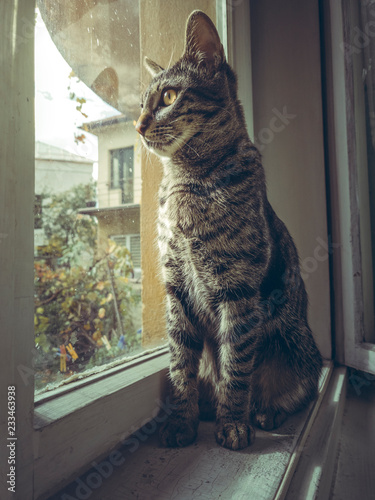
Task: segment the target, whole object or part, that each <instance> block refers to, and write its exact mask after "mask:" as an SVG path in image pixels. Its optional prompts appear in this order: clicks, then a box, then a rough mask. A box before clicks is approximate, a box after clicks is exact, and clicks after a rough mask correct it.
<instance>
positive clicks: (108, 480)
mask: <svg viewBox="0 0 375 500" xmlns="http://www.w3.org/2000/svg"><path fill="white" fill-rule="evenodd" d="M161 358H162V357H160V362H161ZM332 370H333V368H332V363H331V362H327V363H326V364H325V366H324V369H323V373H322V376H321V380H320V390H319V397H318V399H317V401H316V402H314V403H313V404H311V405H310V406H309V407H308V408H307V409H306V410H305V411H303V412H300V413H298V414H296V415H294V416H292V417H290V418H289V419H288V420H287V421H286V422H285V424H284V425H283V426H282V427H280V428H279V429H277V431H276V432H264V431H261V430H257V437H256V441H255V443H254V445H253V446H251V447H249V448H247V449H245V450H242V451H240V452H232V451H229V450H226V449H224V448H221V447H220V446H218V445H217V444H216V442H215V438H214V434H213V428H214V423H212V422H201V424H200V427H199V433H198V439H197V442H196V443H195V444H194V445H192V446H190V447H187V448H183V449H161V448H160V447H159V444H158V438H157V429H156V427H157V426H156V424H154V423H153V422H150V423H149V424H148V425H145V420H144V422H143V426H144V427H142V426H138V427H136V426H135V425H133V431H132V432H133V433H134V432H136V428H138V429H140V430H139V431H138V432H136V433H135V435H134V436H132V437H131V438H130V439H129V440H128V441H126V442H125V444H124V441H123V446H122V447H121V446H118V445H119V442H120V441H118V442H117V446H114V447H113V448H112V451H113V450H116V451H115V454H116V464H115V465H114V466H113V467H112V469H113V470H112V471H111V474H109V475H108V477H104V476H103V477H101V482H102V483H103V487H98V488H97V489H95V488H94V487H93V488H90V486H88V488H90V489H91V493H90V500H99V499H100V500H109V499H111V500H117V499H120V498H121V499H123V498H130V497H132V496H131V494H130V492H132V495H133V496H134V498H137V497H138V498H158V499H163V500H164V499H172V498H181V499H185V498H186V499H188V498H195V497H199V498H206V499H209V498H219V497H220V498H223V499H225V498H228V499H231V498H236V499H241V498H244V499H245V498H246V500H247V499H248V498H257V499H259V500H262V499H267V500H268V499H271V498H275V499H278V500H281V499H282V498H284V496H285V493H286V491H287V489H288V486H289V482H290V478H291V476H292V475H293V472H294V470H295V468H296V466H297V463H298V460H299V458H300V455H301V452H302V450H303V447H304V444H305V441H306V439H307V436H308V434H309V432H310V430H311V427H312V424H313V422H314V420H315V417H316V415H317V412H318V410H319V407H320V405H321V402H322V400H323V396H324V394H325V392H326V389H327V387H328V383H329V380H330V377H331V374H332ZM162 377H165V371H163V372H162ZM131 392H132V393H133V394H136V392H137V390H135V391H131ZM125 404H126V403H125V399H124V405H125ZM153 404H154V406H155V400H154V401H153ZM135 405H136V402H134V403H133V404H132V406H133V407H135ZM120 408H121V407H120ZM104 411H105V412H107V409H104ZM117 411H119V412H120V413H121V410H119V409H118V410H117ZM102 412H103V407H102ZM97 418H99V417H98V415H97ZM101 418H103V416H102V417H101ZM149 420H150V419H148V421H149ZM127 428H129V427H126V425H123V426H122V430H124V429H127ZM100 429H102V427H101V428H100ZM97 433H98V434H100V433H101V430H99V429H98V430H97ZM75 453H76V452H74V453H70V454H69V456H70V457H72V456H74V455H75ZM107 455H108V453H107ZM91 456H92V455H91ZM120 459H121V460H120ZM91 460H92V462H93V461H95V464H99V468H100V464H105V463H106V462H108V458H106V457H104V458H103V456H102V457H99V458H98V456H96V457H95V458H92V459H91ZM101 460H102V462H101ZM120 462H121V463H120ZM86 463H87V462H86ZM92 465H93V464H92ZM117 465H118V466H117ZM95 470H96V473H98V470H97V469H91V471H88V472H86V473H85V474H83V475H82V476H81V477H79V475H80V473H81V471H80V470H79V469H78V468H77V470H76V471H75V472H76V473H75V476H74V478H73V479H72V475H70V480H71V481H72V483H71V484H70V485H69V486H68V487H67V488H66V489H65V490H63V491H60V493H59V494H58V495H57V496H56V497H49V496H41V497H37V498H40V500H44V499H45V498H51V500H52V499H53V498H55V499H56V500H57V499H60V498H61V495H62V493H66V494H67V495H71V496H72V497H73V498H78V497H77V494H76V491H75V490H76V489H77V488H78V486H79V485H81V486H82V484H86V486H87V484H91V483H90V479H89V476H90V473H93V472H95ZM103 471H104V469H103ZM85 481H86V482H85ZM87 481H88V483H87ZM96 484H98V483H96ZM53 491H56V489H55V488H53ZM195 491H196V492H197V493H196V494H195V493H194V492H195ZM198 491H199V494H200V496H199V495H198ZM51 493H52V491H50V492H49V494H51ZM129 495H130V496H129ZM137 495H138V496H137ZM194 495H196V496H194ZM241 495H242V496H241ZM67 498H70V497H67Z"/></svg>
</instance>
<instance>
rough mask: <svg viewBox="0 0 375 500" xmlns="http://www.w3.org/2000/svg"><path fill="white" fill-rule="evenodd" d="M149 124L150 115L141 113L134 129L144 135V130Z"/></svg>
mask: <svg viewBox="0 0 375 500" xmlns="http://www.w3.org/2000/svg"><path fill="white" fill-rule="evenodd" d="M149 124H150V115H146V113H142V114H141V116H140V117H139V118H138V121H137V124H136V126H135V130H136V131H137V132H138V134H141V135H145V132H146V130H147V127H148V126H149Z"/></svg>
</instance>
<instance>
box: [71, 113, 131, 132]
mask: <svg viewBox="0 0 375 500" xmlns="http://www.w3.org/2000/svg"><path fill="white" fill-rule="evenodd" d="M126 122H131V119H130V118H129V117H128V116H126V115H123V114H121V115H115V116H110V117H108V118H102V119H101V120H95V121H92V122H88V123H84V124H83V125H82V126H81V127H79V128H80V129H82V130H86V132H91V133H92V134H95V133H96V132H99V131H100V129H102V128H104V127H110V126H111V125H117V124H118V123H126Z"/></svg>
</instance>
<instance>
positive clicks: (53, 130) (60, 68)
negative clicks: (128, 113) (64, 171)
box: [35, 12, 119, 177]
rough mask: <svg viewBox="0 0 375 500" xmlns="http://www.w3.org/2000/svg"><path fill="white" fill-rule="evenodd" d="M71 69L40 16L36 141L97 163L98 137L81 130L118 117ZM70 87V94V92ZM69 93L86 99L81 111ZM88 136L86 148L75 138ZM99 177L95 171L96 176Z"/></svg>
mask: <svg viewBox="0 0 375 500" xmlns="http://www.w3.org/2000/svg"><path fill="white" fill-rule="evenodd" d="M70 73H71V68H70V66H69V64H68V63H67V62H66V61H65V59H64V58H63V57H62V55H61V54H60V52H59V51H58V49H57V48H56V46H55V44H54V43H53V41H52V39H51V37H50V35H49V33H48V30H47V28H46V26H45V24H44V22H43V20H42V17H41V16H40V14H39V12H37V19H36V26H35V140H36V141H40V142H45V143H47V144H50V145H52V146H56V147H60V148H62V149H65V150H67V151H69V152H71V153H74V154H77V155H79V156H84V157H86V158H88V159H91V160H94V161H95V162H96V161H97V159H98V147H97V137H96V136H94V135H93V134H90V133H88V132H83V131H82V130H80V129H79V128H78V126H80V125H82V123H84V122H90V121H94V120H98V119H99V118H106V117H109V116H113V115H116V114H119V112H118V111H117V110H115V109H114V108H112V107H111V106H109V105H108V104H106V103H105V102H104V101H103V100H102V99H100V97H98V96H97V95H96V94H95V93H94V92H93V91H92V90H91V89H89V88H88V87H87V86H86V85H85V84H84V83H83V82H80V81H79V80H78V78H77V77H74V78H69V75H70ZM69 87H70V90H69ZM70 92H74V93H75V94H76V96H78V97H80V98H81V97H83V98H85V99H86V101H87V102H86V103H84V104H83V107H82V111H83V112H84V113H85V114H87V115H88V117H87V118H85V117H84V116H83V115H82V114H81V113H80V112H79V111H77V109H76V106H77V105H79V103H77V102H76V101H75V100H72V99H70V97H69V94H70ZM75 133H76V134H77V135H80V134H82V133H84V134H85V136H86V139H85V144H82V143H81V142H79V143H78V144H76V143H75V140H74V134H75ZM94 177H96V169H95V172H94Z"/></svg>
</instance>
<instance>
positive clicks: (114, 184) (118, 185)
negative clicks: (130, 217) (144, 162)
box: [111, 147, 134, 204]
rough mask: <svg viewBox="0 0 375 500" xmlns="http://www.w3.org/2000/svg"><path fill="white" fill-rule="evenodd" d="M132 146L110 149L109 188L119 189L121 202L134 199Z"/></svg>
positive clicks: (128, 201) (131, 201)
mask: <svg viewBox="0 0 375 500" xmlns="http://www.w3.org/2000/svg"><path fill="white" fill-rule="evenodd" d="M133 158H134V147H130V148H123V149H116V150H114V151H111V188H112V189H120V190H121V203H122V204H125V203H133V201H134V188H133V184H134V183H133V178H134V166H133V162H134V160H133Z"/></svg>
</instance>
